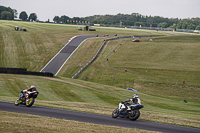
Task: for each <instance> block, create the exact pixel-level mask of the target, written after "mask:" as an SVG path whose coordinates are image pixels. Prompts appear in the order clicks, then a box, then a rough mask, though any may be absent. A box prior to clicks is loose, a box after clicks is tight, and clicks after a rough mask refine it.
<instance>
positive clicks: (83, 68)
mask: <svg viewBox="0 0 200 133" xmlns="http://www.w3.org/2000/svg"><path fill="white" fill-rule="evenodd" d="M131 37H132V36H123V37H117V38H111V39H107V40H104V42H103V45H102V46H101V48H100V49H99V50H98V52H97V54H96V55H95V56H94V57H93V59H92V60H91V61H89V62H88V63H87V64H86V65H85V66H84V67H82V68H81V69H80V70H79V71H78V72H77V73H76V74H75V75H74V76H73V77H72V79H75V78H76V77H77V76H78V75H79V74H80V73H81V72H83V71H84V70H85V69H86V68H87V67H88V66H89V65H90V64H91V63H92V62H93V61H95V60H96V58H97V57H98V56H99V54H100V52H101V50H102V49H103V47H104V46H105V44H106V42H107V41H111V40H117V39H122V38H131Z"/></svg>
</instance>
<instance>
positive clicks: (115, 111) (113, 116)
mask: <svg viewBox="0 0 200 133" xmlns="http://www.w3.org/2000/svg"><path fill="white" fill-rule="evenodd" d="M118 116H119V109H118V108H117V109H115V110H114V111H113V113H112V118H117V117H118Z"/></svg>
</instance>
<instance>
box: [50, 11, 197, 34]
mask: <svg viewBox="0 0 200 133" xmlns="http://www.w3.org/2000/svg"><path fill="white" fill-rule="evenodd" d="M53 21H54V22H55V23H65V24H69V23H71V24H81V23H90V24H101V25H105V26H144V27H160V28H174V29H189V30H200V18H198V17H197V18H188V19H178V18H164V17H160V16H144V15H141V14H139V13H132V14H120V13H119V14H117V15H94V16H89V17H83V18H79V17H74V18H70V17H68V16H65V15H64V16H61V17H59V16H55V17H54V19H53Z"/></svg>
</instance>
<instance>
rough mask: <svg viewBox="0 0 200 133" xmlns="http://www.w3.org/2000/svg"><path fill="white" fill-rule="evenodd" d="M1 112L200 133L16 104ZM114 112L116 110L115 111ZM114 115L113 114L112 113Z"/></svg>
mask: <svg viewBox="0 0 200 133" xmlns="http://www.w3.org/2000/svg"><path fill="white" fill-rule="evenodd" d="M0 110H1V111H8V112H16V113H26V114H32V115H40V116H47V117H52V118H57V119H65V120H73V121H80V122H87V123H94V124H101V125H112V126H118V127H126V128H137V129H143V130H150V131H159V132H166V133H200V129H197V128H189V127H182V126H174V125H168V124H162V123H155V122H149V121H142V120H136V121H130V120H129V119H126V118H116V119H114V118H112V117H111V116H105V115H98V114H90V113H84V112H77V111H69V110H63V109H55V108H47V107H41V106H32V107H26V106H25V105H19V106H15V105H14V102H13V103H10V102H3V101H0ZM113 110H114V109H113ZM111 113H112V112H111Z"/></svg>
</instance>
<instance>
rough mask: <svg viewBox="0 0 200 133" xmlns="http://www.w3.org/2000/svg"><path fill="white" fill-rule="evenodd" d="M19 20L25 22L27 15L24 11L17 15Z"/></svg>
mask: <svg viewBox="0 0 200 133" xmlns="http://www.w3.org/2000/svg"><path fill="white" fill-rule="evenodd" d="M19 18H20V19H21V20H22V21H26V20H27V19H28V15H27V13H26V12H25V11H22V12H21V13H20V14H19Z"/></svg>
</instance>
